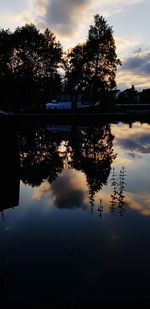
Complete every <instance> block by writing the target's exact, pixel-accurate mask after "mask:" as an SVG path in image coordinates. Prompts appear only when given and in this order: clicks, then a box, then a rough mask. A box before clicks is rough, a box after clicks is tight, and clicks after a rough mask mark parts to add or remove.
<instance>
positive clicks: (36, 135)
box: [19, 128, 63, 187]
mask: <svg viewBox="0 0 150 309" xmlns="http://www.w3.org/2000/svg"><path fill="white" fill-rule="evenodd" d="M58 144H59V141H58V142H57V135H56V134H51V135H50V134H49V132H48V131H46V129H44V128H39V129H37V128H36V129H35V130H34V129H33V130H31V129H29V130H28V129H26V130H23V131H22V132H21V131H20V134H19V146H20V147H19V149H20V162H21V169H20V170H21V173H20V174H21V176H20V177H21V180H22V181H23V182H24V183H28V184H30V185H32V186H33V187H34V186H39V185H40V184H41V183H42V182H43V181H44V180H48V181H49V182H50V183H51V182H52V181H53V180H54V179H55V178H56V177H57V176H58V174H59V173H61V171H62V169H63V163H62V159H61V158H60V157H59V153H58Z"/></svg>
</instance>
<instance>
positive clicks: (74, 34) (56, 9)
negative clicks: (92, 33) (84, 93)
mask: <svg viewBox="0 0 150 309" xmlns="http://www.w3.org/2000/svg"><path fill="white" fill-rule="evenodd" d="M29 1H30V6H31V2H32V3H34V7H35V11H36V21H37V24H38V25H39V26H40V27H43V28H44V27H45V26H46V27H49V28H50V29H51V30H52V31H53V32H54V33H55V34H56V36H57V37H58V39H61V40H62V39H71V38H74V39H75V38H78V40H79V42H81V38H83V36H84V38H85V37H87V34H88V29H89V25H90V24H91V23H93V15H95V14H100V15H103V16H104V17H108V16H111V15H114V14H120V13H121V12H122V10H123V9H124V8H125V7H126V6H129V5H130V6H131V5H133V4H137V3H140V2H143V0H130V1H126V2H125V1H124V0H115V1H112V0H101V1H99V2H97V0H29ZM83 33H84V35H83ZM79 42H78V43H79Z"/></svg>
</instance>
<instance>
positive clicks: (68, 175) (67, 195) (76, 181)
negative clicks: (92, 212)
mask: <svg viewBox="0 0 150 309" xmlns="http://www.w3.org/2000/svg"><path fill="white" fill-rule="evenodd" d="M87 192H88V186H87V182H86V176H85V174H84V173H82V172H80V171H76V170H74V169H65V170H63V172H62V174H61V175H60V176H59V177H58V178H57V179H56V180H55V181H53V182H52V183H51V184H50V183H49V182H48V181H45V182H44V183H42V184H41V185H40V187H39V188H36V189H35V192H34V194H33V199H35V200H40V199H42V198H43V197H46V196H47V197H48V199H49V200H53V203H54V205H55V206H56V207H58V208H67V209H69V208H70V209H71V208H80V207H81V208H87V207H88V200H87Z"/></svg>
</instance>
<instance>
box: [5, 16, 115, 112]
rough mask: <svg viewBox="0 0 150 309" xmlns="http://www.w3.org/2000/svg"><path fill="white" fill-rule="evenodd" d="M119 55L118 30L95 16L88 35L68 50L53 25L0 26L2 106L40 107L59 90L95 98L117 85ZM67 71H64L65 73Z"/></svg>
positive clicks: (33, 108)
mask: <svg viewBox="0 0 150 309" xmlns="http://www.w3.org/2000/svg"><path fill="white" fill-rule="evenodd" d="M119 64H120V60H119V59H118V58H117V54H116V46H115V41H114V38H113V30H112V27H110V26H109V25H108V24H107V21H106V19H104V18H103V17H102V16H99V15H95V16H94V25H90V27H89V31H88V36H87V40H86V42H85V43H84V44H78V45H77V46H75V47H74V48H72V49H70V50H68V51H67V52H63V48H62V45H61V43H60V42H58V41H57V40H56V37H55V35H54V33H53V32H51V30H49V29H46V30H45V31H44V32H43V33H41V32H40V31H39V30H38V29H37V27H36V26H35V25H34V24H26V25H25V26H23V27H18V28H16V30H15V31H14V32H13V33H12V32H11V31H10V30H4V29H2V30H0V106H1V107H2V108H4V109H7V108H12V109H13V110H15V109H17V110H18V109H21V108H25V109H32V110H39V108H40V106H41V104H42V103H44V102H47V101H50V100H51V99H53V98H55V97H56V96H57V95H58V94H60V93H63V94H70V95H74V94H79V93H80V94H82V98H83V100H89V101H92V102H96V101H97V100H99V99H101V98H102V97H103V96H106V95H107V93H108V91H109V90H110V89H113V88H114V87H115V86H116V82H115V74H116V70H117V66H118V65H119ZM62 71H63V72H64V73H63V74H62Z"/></svg>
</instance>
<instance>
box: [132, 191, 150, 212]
mask: <svg viewBox="0 0 150 309" xmlns="http://www.w3.org/2000/svg"><path fill="white" fill-rule="evenodd" d="M127 205H128V207H129V208H131V209H133V210H135V211H137V212H138V213H139V214H141V215H143V216H150V194H148V193H143V194H142V195H140V194H133V193H129V194H128V196H127Z"/></svg>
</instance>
